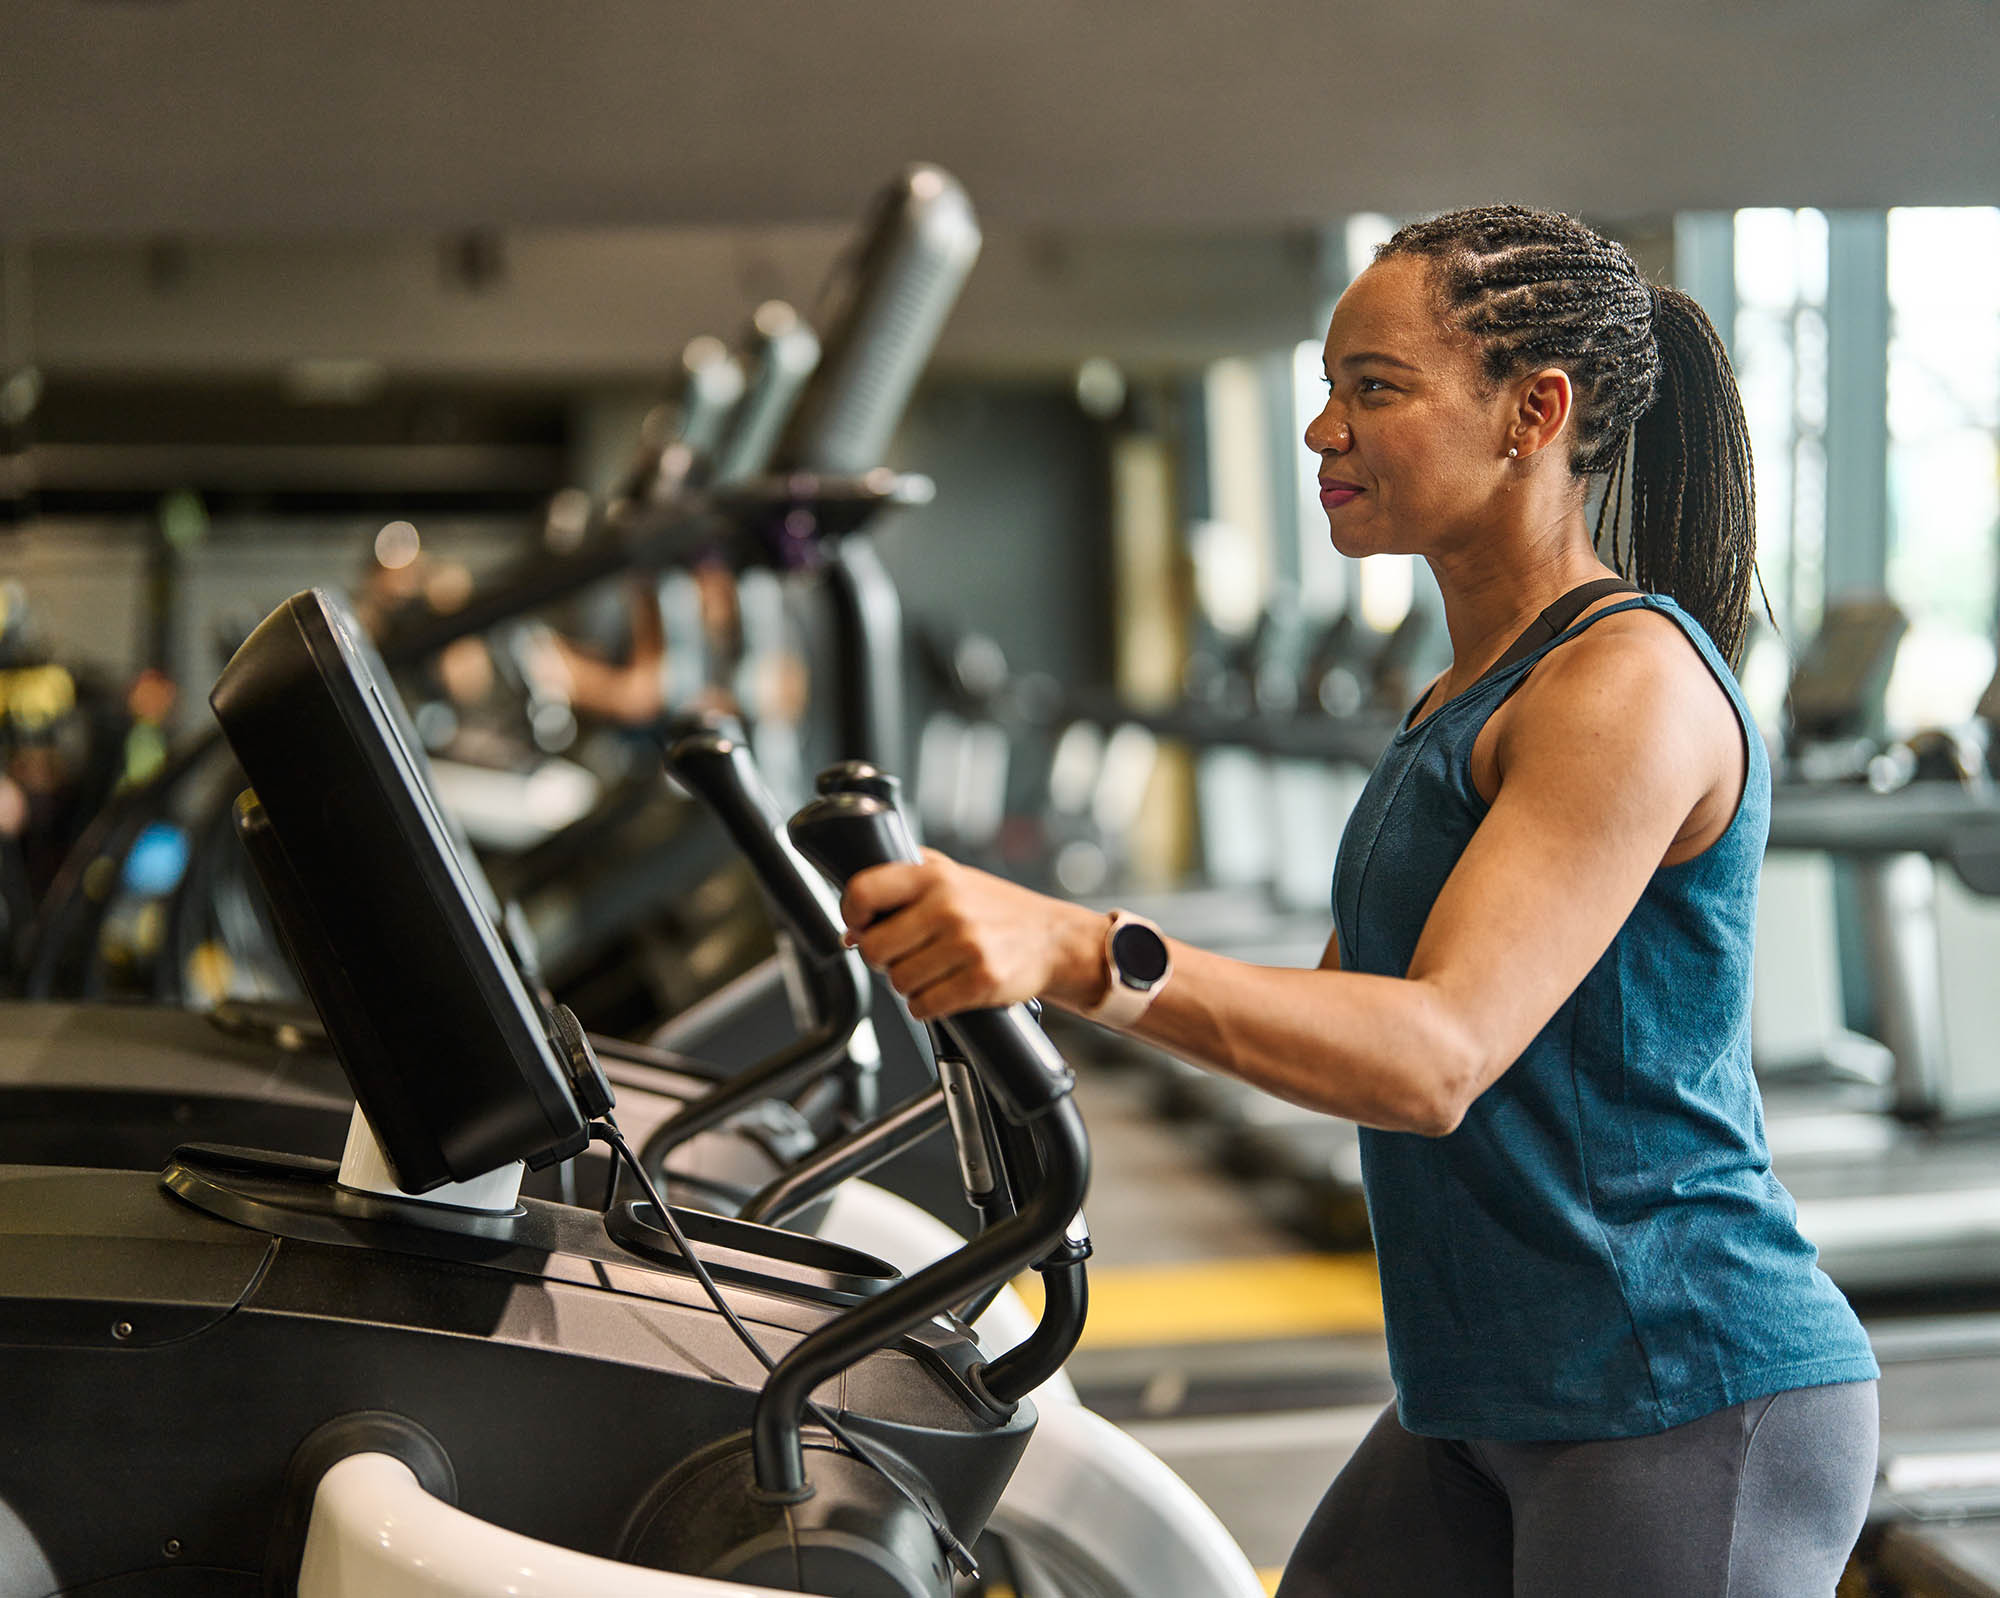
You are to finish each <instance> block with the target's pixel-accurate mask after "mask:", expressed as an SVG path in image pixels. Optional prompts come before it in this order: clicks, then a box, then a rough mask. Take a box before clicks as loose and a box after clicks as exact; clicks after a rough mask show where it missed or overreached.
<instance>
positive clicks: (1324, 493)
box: [1319, 483, 1361, 510]
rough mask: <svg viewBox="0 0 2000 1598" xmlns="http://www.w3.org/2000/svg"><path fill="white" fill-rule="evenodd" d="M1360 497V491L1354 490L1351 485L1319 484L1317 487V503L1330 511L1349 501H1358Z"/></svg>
mask: <svg viewBox="0 0 2000 1598" xmlns="http://www.w3.org/2000/svg"><path fill="white" fill-rule="evenodd" d="M1360 495H1361V490H1360V489H1358V488H1356V487H1355V486H1354V485H1353V484H1352V483H1321V484H1320V485H1319V502H1320V503H1321V504H1322V505H1324V506H1325V507H1326V508H1327V509H1328V510H1332V509H1333V508H1334V507H1335V506H1338V505H1345V504H1346V503H1347V502H1348V501H1349V500H1350V499H1358V498H1359V497H1360Z"/></svg>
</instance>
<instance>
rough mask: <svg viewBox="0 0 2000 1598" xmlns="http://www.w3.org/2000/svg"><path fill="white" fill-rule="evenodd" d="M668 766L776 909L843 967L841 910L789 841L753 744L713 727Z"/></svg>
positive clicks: (808, 946)
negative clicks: (710, 814)
mask: <svg viewBox="0 0 2000 1598" xmlns="http://www.w3.org/2000/svg"><path fill="white" fill-rule="evenodd" d="M665 759H666V767H667V770H668V771H669V772H671V773H672V774H673V776H674V777H675V778H677V779H678V780H679V781H680V782H681V783H682V784H683V785H684V786H686V787H687V788H688V789H690V790H691V791H692V792H693V793H695V794H696V795H697V796H698V797H699V798H700V799H701V801H702V803H703V804H705V805H707V806H708V808H709V810H710V811H711V812H713V814H714V815H715V818H716V819H717V820H718V821H720V822H721V823H722V825H723V827H724V828H725V829H726V830H727V831H728V833H729V836H730V838H731V840H732V841H734V843H735V844H736V847H737V848H739V849H740V850H742V851H743V854H744V855H745V857H746V858H747V859H748V860H749V861H750V864H751V868H752V869H753V870H754V871H755V872H756V873H757V880H758V882H759V883H760V884H761V885H762V886H763V889H764V891H765V893H766V894H767V895H768V896H769V897H770V900H771V905H772V908H773V909H774V910H775V911H776V912H777V913H778V915H779V916H780V917H781V918H782V919H783V920H784V922H785V924H786V926H787V928H788V930H789V931H790V932H791V933H792V934H793V936H795V937H796V938H797V939H798V940H799V942H800V943H801V944H803V945H804V946H805V950H806V952H807V953H808V954H809V955H810V956H811V957H812V958H813V959H815V960H821V961H837V960H839V959H840V957H841V955H842V954H843V953H844V952H845V945H844V944H843V943H842V942H841V936H840V935H841V924H840V911H839V906H838V905H837V904H836V903H835V902H834V901H833V900H832V898H831V896H830V895H828V894H827V892H826V890H825V889H824V888H823V887H822V886H821V885H820V883H819V882H818V880H817V879H815V877H814V876H813V874H812V873H811V872H809V871H807V870H806V869H805V867H804V864H803V862H801V861H800V859H799V857H798V856H797V854H795V853H794V852H793V850H792V847H791V845H789V844H788V843H787V842H786V839H785V834H784V830H783V827H782V826H781V824H780V820H779V816H778V807H777V805H776V804H775V803H774V802H773V800H772V798H771V795H770V793H769V791H768V790H767V789H766V788H765V787H764V782H763V779H762V778H761V777H760V776H759V775H758V774H757V766H756V762H755V761H754V760H753V759H752V757H751V754H750V750H749V747H748V745H746V744H745V743H744V742H743V741H742V739H740V738H738V737H734V736H732V735H731V734H730V733H729V732H728V731H725V730H723V729H721V728H714V727H705V728H703V729H701V730H700V731H698V732H693V733H690V734H688V735H687V736H686V737H684V738H680V739H677V740H676V741H675V742H674V743H673V745H672V746H671V747H670V748H669V749H668V750H667V751H666V756H665Z"/></svg>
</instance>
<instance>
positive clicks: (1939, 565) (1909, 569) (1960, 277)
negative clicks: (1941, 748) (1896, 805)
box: [1888, 207, 2000, 732]
mask: <svg viewBox="0 0 2000 1598" xmlns="http://www.w3.org/2000/svg"><path fill="white" fill-rule="evenodd" d="M1996 263H2000V209H1994V208H1992V207H1965V208H1953V209H1943V208H1938V209H1929V208H1925V209H1905V210H1894V211H1891V212H1890V213H1889V318H1890V321H1889V571H1888V587H1889V594H1890V597H1891V598H1893V599H1894V600H1895V601H1896V602H1897V603H1898V604H1899V605H1901V606H1902V607H1903V609H1904V611H1905V612H1907V613H1908V615H1909V618H1910V631H1909V633H1908V634H1907V635H1906V636H1905V638H1904V640H1903V647H1902V651H1901V653H1900V654H1899V655H1898V657H1897V661H1896V675H1895V678H1894V679H1893V680H1892V682H1891V683H1890V687H1889V706H1888V710H1889V720H1890V724H1891V726H1892V728H1894V729H1895V730H1897V731H1900V732H1909V731H1912V730H1914V729H1916V728H1918V727H1925V726H1938V725H1945V724H1949V723H1953V722H1962V721H1964V720H1965V719H1966V718H1967V717H1969V716H1970V715H1971V714H1972V709H1973V705H1974V704H1975V703H1976V702H1977V700H1978V698H1979V694H1980V691H1981V690H1982V689H1983V688H1984V687H1985V686H1986V683H1987V680H1988V679H1989V678H1990V677H1991V676H1992V675H1993V661H1994V655H1993V629H1994V614H1995V571H1994V566H1995V550H1994V544H1995V538H1996V536H2000V446H1997V445H1996V439H2000V267H1996Z"/></svg>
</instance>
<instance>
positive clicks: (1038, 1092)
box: [789, 793, 1076, 1121]
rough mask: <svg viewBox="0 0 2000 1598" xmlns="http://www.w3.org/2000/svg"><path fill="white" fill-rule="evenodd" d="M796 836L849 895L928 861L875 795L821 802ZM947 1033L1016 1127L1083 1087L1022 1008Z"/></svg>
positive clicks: (958, 1023)
mask: <svg viewBox="0 0 2000 1598" xmlns="http://www.w3.org/2000/svg"><path fill="white" fill-rule="evenodd" d="M789 830H790V832H791V837H792V842H793V844H794V845H795V846H796V847H797V848H798V851H799V853H800V854H802V855H804V856H805V857H806V858H807V859H808V860H810V861H811V862H812V863H813V864H814V865H816V866H817V867H819V869H820V870H821V871H823V872H825V873H826V875H827V876H828V877H829V878H830V879H831V880H832V881H834V882H835V883H837V884H839V885H841V886H842V887H844V886H845V885H846V883H847V879H848V878H849V877H851V876H853V875H854V874H855V873H856V872H857V871H862V870H865V869H866V868H868V867H869V866H879V865H889V864H893V863H895V862H897V861H904V862H909V863H915V862H917V861H920V860H921V859H922V858H923V856H922V855H921V854H920V853H919V852H918V850H917V846H916V844H915V842H914V841H913V840H912V839H911V837H910V831H909V828H908V826H907V825H906V824H905V823H904V821H903V817H902V815H901V813H900V812H899V811H897V810H896V808H895V807H894V806H893V805H890V804H886V803H884V802H883V801H882V800H881V799H879V798H876V797H875V796H873V795H871V794H865V793H836V794H828V795H825V796H823V797H821V798H819V799H815V800H814V801H813V802H812V803H811V804H809V805H807V806H806V807H805V809H803V810H801V811H800V812H799V813H798V814H797V815H795V816H794V817H792V821H791V826H790V829H789ZM944 1027H945V1030H946V1031H948V1032H950V1033H951V1034H952V1035H953V1036H954V1037H955V1038H957V1040H958V1041H959V1043H960V1044H961V1045H962V1046H963V1047H964V1048H965V1050H966V1052H967V1054H969V1055H970V1056H971V1057H972V1059H973V1061H974V1062H975V1063H976V1064H977V1065H979V1066H980V1067H981V1068H982V1070H983V1071H984V1072H985V1074H986V1077H987V1085H988V1087H989V1088H990V1089H991V1090H992V1092H993V1095H994V1097H995V1098H996V1099H998V1100H999V1102H1000V1107H1001V1109H1002V1110H1003V1111H1005V1112H1006V1114H1007V1116H1008V1118H1009V1119H1010V1120H1014V1121H1026V1120H1031V1119H1033V1118H1034V1117H1035V1116H1038V1115H1041V1114H1043V1113H1044V1112H1045V1111H1047V1110H1048V1109H1049V1108H1050V1107H1051V1106H1053V1105H1055V1104H1058V1103H1060V1102H1061V1101H1062V1100H1063V1099H1064V1098H1065V1097H1066V1096H1067V1095H1068V1094H1069V1091H1070V1089H1071V1088H1072V1087H1073V1086H1074V1085H1075V1081H1076V1079H1075V1077H1073V1076H1072V1075H1071V1074H1070V1069H1069V1067H1068V1066H1067V1065H1065V1064H1064V1063H1063V1059H1062V1056H1061V1055H1060V1054H1058V1053H1056V1050H1055V1045H1053V1044H1052V1043H1050V1042H1049V1040H1048V1037H1047V1036H1046V1035H1045V1034H1044V1033H1043V1031H1042V1029H1041V1028H1040V1027H1038V1026H1036V1025H1035V1023H1034V1022H1033V1021H1032V1020H1030V1019H1029V1017H1028V1013H1027V1010H1026V1009H1025V1008H1024V1007H1023V1006H1021V1005H1018V1004H1016V1005H1009V1006H1008V1007H1007V1008H1006V1009H1004V1010H966V1011H963V1012H961V1013H960V1014H958V1015H954V1016H951V1017H948V1018H947V1019H946V1020H945V1022H944Z"/></svg>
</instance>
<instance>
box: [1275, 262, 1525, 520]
mask: <svg viewBox="0 0 2000 1598" xmlns="http://www.w3.org/2000/svg"><path fill="white" fill-rule="evenodd" d="M1326 377H1327V397H1326V404H1325V406H1324V407H1323V408H1322V409H1321V411H1320V413H1319V415H1318V416H1316V417H1314V418H1313V420H1312V422H1311V424H1310V425H1309V426H1308V427H1307V428H1306V434H1305V440H1306V448H1307V449H1309V450H1312V451H1313V452H1314V453H1315V454H1316V455H1318V456H1319V458H1320V465H1319V483H1320V496H1319V497H1320V504H1321V506H1322V507H1323V508H1324V509H1325V511H1326V517H1327V522H1328V524H1329V526H1330V527H1331V529H1332V533H1333V547H1334V548H1335V549H1337V550H1339V551H1340V552H1341V554H1343V555H1355V556H1359V555H1380V554H1388V553H1400V554H1419V555H1423V554H1433V553H1438V552H1441V551H1444V550H1446V549H1449V548H1450V547H1451V546H1452V544H1453V543H1454V541H1455V540H1456V539H1458V538H1459V537H1462V536H1463V535H1465V534H1468V533H1471V532H1476V531H1477V530H1478V529H1479V528H1480V527H1481V526H1483V525H1484V524H1485V522H1486V520H1487V518H1488V517H1489V515H1490V513H1491V511H1492V508H1493V504H1494V501H1495V500H1496V499H1497V498H1498V497H1499V496H1500V495H1502V494H1504V493H1505V492H1506V486H1507V473H1506V467H1507V464H1508V463H1507V458H1506V457H1507V444H1508V426H1509V422H1510V420H1511V419H1512V417H1513V415H1514V400H1513V397H1512V396H1511V394H1510V392H1509V389H1508V387H1507V385H1500V386H1499V388H1498V389H1497V391H1495V392H1488V390H1487V385H1486V382H1485V378H1484V374H1483V372H1482V371H1481V368H1480V364H1479V352H1478V347H1477V346H1476V345H1475V344H1474V343H1473V342H1472V340H1471V339H1469V338H1466V337H1464V336H1463V335H1460V334H1458V333H1455V332H1453V331H1452V330H1450V329H1449V328H1447V327H1445V326H1444V325H1443V324H1442V322H1441V321H1440V319H1439V315H1438V310H1437V302H1436V299H1435V298H1434V295H1433V292H1432V288H1431V282H1430V267H1429V264H1428V263H1427V262H1425V261H1424V260H1422V259H1421V258H1419V257H1412V256H1392V257H1390V258H1389V259H1388V260H1386V261H1378V262H1377V263H1376V264H1375V265H1373V266H1371V267H1369V268H1368V269H1367V270H1366V271H1365V272H1363V273H1362V274H1361V275H1360V276H1359V277H1357V278H1356V279H1355V280H1354V282H1353V283H1352V284H1351V285H1349V287H1348V290H1347V292H1346V293H1345V294H1343V295H1341V297H1340V303H1339V304H1338V305H1337V306H1335V307H1334V312H1333V323H1332V325H1331V326H1330V327H1329V328H1328V330H1327V335H1326Z"/></svg>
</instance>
